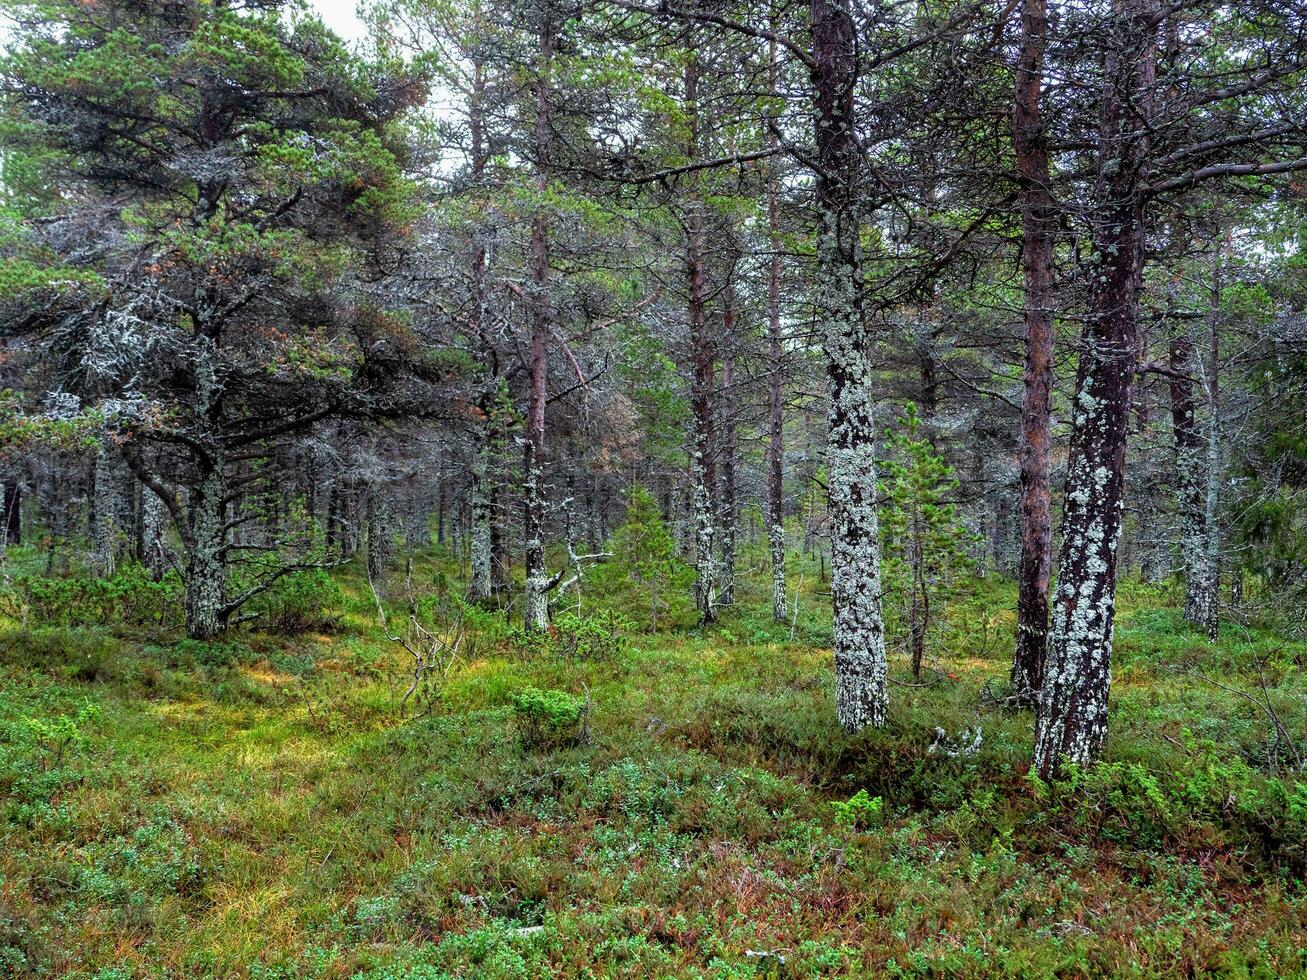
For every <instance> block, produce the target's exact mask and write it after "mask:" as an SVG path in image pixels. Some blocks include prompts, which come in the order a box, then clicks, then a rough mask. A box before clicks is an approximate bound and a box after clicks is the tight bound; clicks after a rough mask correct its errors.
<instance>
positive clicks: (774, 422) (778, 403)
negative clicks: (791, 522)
mask: <svg viewBox="0 0 1307 980" xmlns="http://www.w3.org/2000/svg"><path fill="white" fill-rule="evenodd" d="M776 76H777V53H776V42H775V41H772V42H771V67H770V69H769V72H768V76H767V77H768V81H767V87H768V93H769V94H770V95H771V96H772V97H773V98H775V96H776V81H777V79H776ZM767 140H768V144H767V145H768V148H769V149H771V150H772V151H773V152H774V151H775V150H776V148H777V142H778V141H777V138H776V131H775V129H774V128H772V127H771V126H769V127H768V130H767ZM775 159H776V158H775V157H772V163H771V165H770V166H769V167H768V170H767V229H768V236H769V247H770V250H771V260H770V262H769V263H768V266H767V369H768V377H767V429H768V438H767V542H768V546H769V548H770V552H771V578H772V589H771V596H772V599H771V606H772V620H773V621H775V622H777V623H783V622H785V620H786V618H787V607H786V599H787V590H786V587H785V496H784V493H785V457H784V435H785V416H784V407H785V406H784V401H783V400H782V395H783V391H784V389H783V387H782V381H783V380H784V377H783V374H782V371H783V370H784V366H785V365H784V353H785V352H784V348H783V346H782V343H781V217H780V198H779V193H778V188H777V180H776V164H775Z"/></svg>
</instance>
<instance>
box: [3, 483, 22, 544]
mask: <svg viewBox="0 0 1307 980" xmlns="http://www.w3.org/2000/svg"><path fill="white" fill-rule="evenodd" d="M4 507H5V515H4V516H5V535H4V540H5V544H6V545H11V544H22V543H23V487H22V484H21V483H19V482H18V479H17V477H15V478H13V479H9V480H5V491H4Z"/></svg>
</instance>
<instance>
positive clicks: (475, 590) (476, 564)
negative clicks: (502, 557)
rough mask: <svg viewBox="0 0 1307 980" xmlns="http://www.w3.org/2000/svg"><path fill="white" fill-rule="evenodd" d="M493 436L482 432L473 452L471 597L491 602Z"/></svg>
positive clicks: (469, 590)
mask: <svg viewBox="0 0 1307 980" xmlns="http://www.w3.org/2000/svg"><path fill="white" fill-rule="evenodd" d="M488 442H489V440H488V439H486V438H485V436H484V434H479V438H478V440H477V445H476V447H475V449H474V450H473V452H474V453H475V456H474V457H473V460H472V469H471V474H470V476H471V481H472V487H471V496H472V527H471V529H470V538H471V549H470V550H471V564H472V574H471V582H470V583H469V586H468V598H469V599H470V600H471V601H473V602H487V601H488V600H489V599H490V597H491V596H492V595H493V594H494V568H493V560H494V556H493V548H492V541H491V523H492V521H493V519H494V512H493V507H492V505H491V502H490V481H489V473H488V469H489V467H488V463H487V457H488V456H489V448H488Z"/></svg>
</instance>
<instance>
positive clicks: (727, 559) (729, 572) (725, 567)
mask: <svg viewBox="0 0 1307 980" xmlns="http://www.w3.org/2000/svg"><path fill="white" fill-rule="evenodd" d="M722 295H723V304H724V305H723V307H722V332H723V334H724V337H725V343H726V349H725V351H724V352H723V354H722V391H721V397H720V398H719V399H718V404H719V406H720V411H721V426H720V429H721V460H722V507H721V539H722V556H721V570H720V576H721V587H720V595H721V604H722V605H723V606H729V605H731V604H732V603H733V602H735V564H736V554H735V546H736V536H737V534H738V533H739V527H738V525H739V518H740V513H739V500H738V499H737V487H736V470H735V464H736V449H737V447H736V438H735V436H736V433H735V351H734V345H735V340H734V336H735V333H734V331H735V296H734V293H733V290H732V288H731V287H730V286H729V285H727V287H726V288H725V290H724V292H723V294H722Z"/></svg>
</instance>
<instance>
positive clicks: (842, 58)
mask: <svg viewBox="0 0 1307 980" xmlns="http://www.w3.org/2000/svg"><path fill="white" fill-rule="evenodd" d="M810 13H811V20H812V39H813V63H814V66H815V67H814V71H813V80H814V85H815V92H814V95H815V99H814V102H815V110H816V111H815V113H814V119H813V122H814V136H815V140H816V146H817V162H818V165H819V167H820V170H819V172H818V175H817V205H818V211H819V214H818V219H819V224H818V228H817V268H816V277H815V280H814V282H813V296H814V297H815V299H816V303H817V307H818V317H819V323H820V326H821V333H822V346H823V348H824V351H825V355H826V381H827V388H828V391H829V395H830V410H829V416H828V422H829V428H828V435H827V460H828V474H827V477H828V487H829V498H830V503H829V510H830V537H831V596H832V602H833V605H834V619H835V623H834V626H835V631H834V632H835V706H836V713H837V715H838V717H839V721H840V724H841V725H842V726H843V727H844V728H845V729H846V730H848V731H858V730H860V729H862V728H865V727H867V726H869V725H870V726H880V725H883V724H884V723H885V716H886V711H887V709H888V703H889V693H888V684H889V671H888V666H887V663H886V659H885V628H884V622H883V619H882V614H881V587H880V530H879V527H878V522H877V518H876V443H875V440H876V424H875V416H874V412H873V403H872V393H871V389H870V384H871V378H870V371H869V366H870V365H869V358H868V350H867V348H868V341H867V332H866V325H865V323H864V322H863V305H862V285H863V284H862V269H861V262H860V254H859V242H858V232H859V222H858V218H857V213H856V194H857V186H856V185H857V181H858V176H859V174H860V172H861V153H860V150H859V148H858V145H857V139H856V137H855V135H854V131H853V92H854V88H855V86H856V84H857V76H858V69H857V51H856V48H857V44H856V31H855V27H854V21H853V16H852V13H851V11H850V9H849V6H848V3H847V0H812V2H811V5H810Z"/></svg>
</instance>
